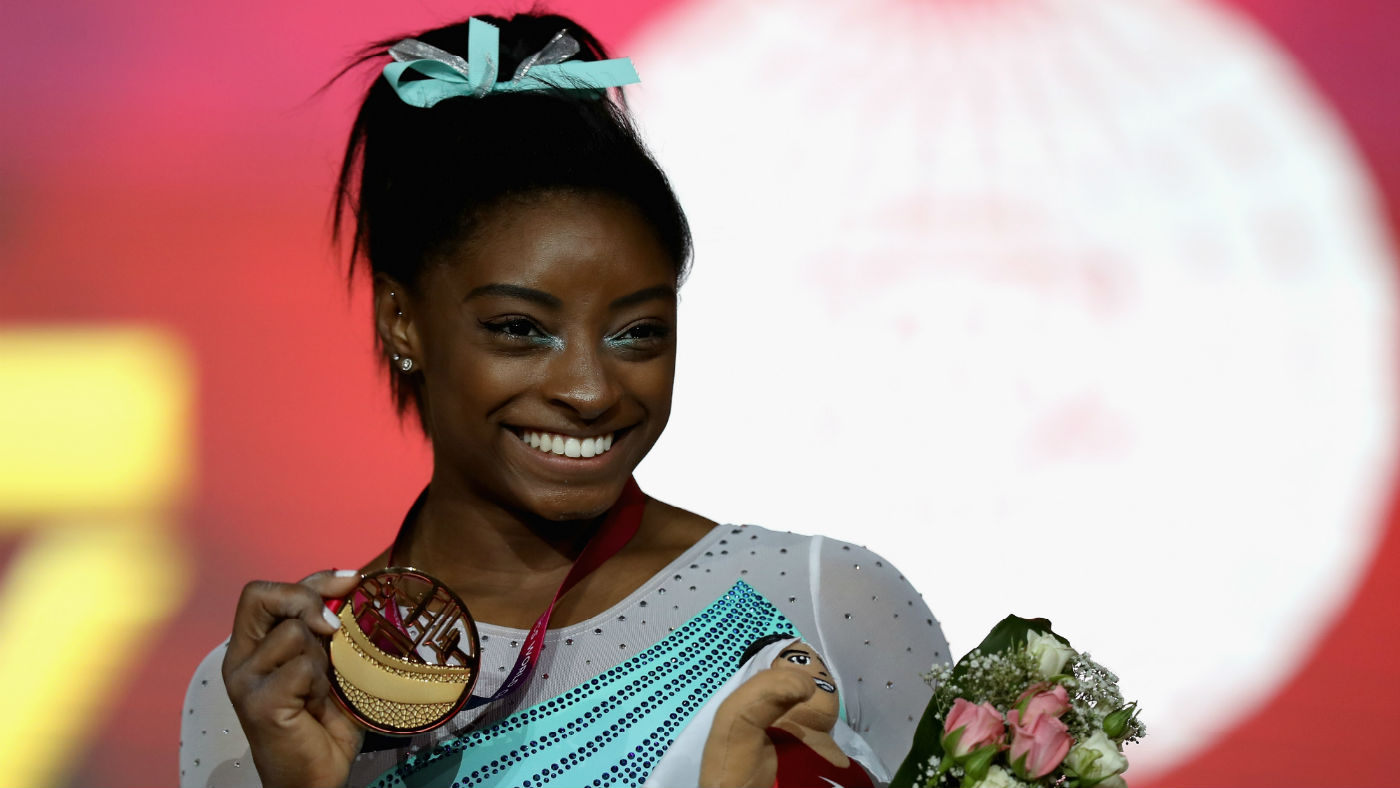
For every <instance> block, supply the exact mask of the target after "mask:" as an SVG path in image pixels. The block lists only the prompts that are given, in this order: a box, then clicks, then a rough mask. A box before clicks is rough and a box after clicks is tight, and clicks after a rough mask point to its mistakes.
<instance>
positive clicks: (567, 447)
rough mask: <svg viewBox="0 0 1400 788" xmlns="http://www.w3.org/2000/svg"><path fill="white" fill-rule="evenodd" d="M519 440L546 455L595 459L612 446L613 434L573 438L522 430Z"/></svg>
mask: <svg viewBox="0 0 1400 788" xmlns="http://www.w3.org/2000/svg"><path fill="white" fill-rule="evenodd" d="M520 440H521V441H523V442H525V443H528V444H529V445H530V448H532V449H539V450H540V451H542V452H544V453H546V454H559V455H563V456H565V457H582V458H588V457H597V456H598V455H600V454H602V453H604V452H606V451H608V450H609V449H611V448H612V445H613V433H611V432H609V433H608V434H606V435H598V436H596V437H592V438H575V437H572V436H569V435H554V434H552V433H548V432H531V431H529V430H524V431H522V432H521V433H520Z"/></svg>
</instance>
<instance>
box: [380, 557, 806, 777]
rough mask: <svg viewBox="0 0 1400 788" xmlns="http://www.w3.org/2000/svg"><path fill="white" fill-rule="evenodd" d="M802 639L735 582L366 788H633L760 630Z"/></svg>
mask: <svg viewBox="0 0 1400 788" xmlns="http://www.w3.org/2000/svg"><path fill="white" fill-rule="evenodd" d="M785 632H790V633H792V634H793V635H794V636H800V633H798V632H797V629H796V628H795V627H794V626H793V625H792V623H791V622H789V621H788V620H787V619H786V618H785V617H783V615H782V614H781V613H779V612H778V609H777V608H776V607H774V605H773V603H771V602H769V601H768V600H767V599H765V598H764V597H763V595H762V594H760V593H758V591H756V590H754V589H753V587H752V586H750V585H749V584H747V583H745V582H743V581H742V580H741V581H739V582H738V583H735V584H734V587H733V588H731V589H729V591H727V592H725V594H724V596H722V597H720V598H719V599H718V600H716V601H715V602H714V604H712V605H710V606H709V607H708V608H706V609H705V610H704V611H702V612H701V613H700V614H699V615H697V616H696V617H695V618H692V619H691V620H690V621H689V622H687V623H686V624H685V625H684V626H682V627H679V628H677V629H676V631H675V632H672V633H671V634H670V635H669V636H668V637H667V638H666V639H665V640H662V641H661V642H659V643H657V644H656V645H654V646H652V647H650V648H648V649H647V650H645V651H643V652H642V653H640V654H638V655H636V656H635V657H633V658H631V659H629V660H627V661H626V662H624V663H622V664H621V665H618V666H617V667H615V668H611V669H609V670H607V671H604V672H603V673H602V674H600V675H598V676H596V677H594V678H592V679H590V680H589V681H587V682H584V683H583V684H581V685H579V686H577V687H574V688H573V689H571V690H569V691H568V692H565V693H564V694H562V695H558V696H556V697H554V698H551V699H549V700H547V701H545V702H543V703H540V704H538V705H535V706H532V707H531V708H528V709H525V710H524V711H521V712H518V713H516V714H514V715H512V716H510V717H507V718H506V719H504V720H501V721H500V722H499V723H497V724H495V725H493V726H491V727H490V728H488V729H486V730H482V731H471V732H469V733H465V734H462V735H461V736H457V737H455V738H453V739H449V740H447V741H445V742H443V743H441V744H438V745H437V746H435V747H433V748H431V749H428V750H425V751H422V752H419V753H415V754H414V755H411V756H409V757H408V759H407V760H406V761H405V762H404V763H403V764H402V765H400V766H397V767H395V768H393V769H391V770H389V771H388V772H386V773H385V774H383V775H382V776H380V778H379V779H378V780H376V781H375V782H374V783H373V784H372V786H373V788H400V787H403V788H417V786H453V788H467V787H468V786H479V785H510V786H521V788H542V787H543V786H554V785H558V786H594V787H595V788H603V787H604V786H639V785H641V784H642V783H643V782H645V781H646V779H647V775H649V774H650V773H651V770H652V768H653V767H654V766H655V765H656V762H657V761H658V760H660V758H661V756H662V755H663V754H665V752H666V749H667V748H668V747H669V746H670V745H671V742H672V741H674V740H675V737H676V734H677V733H679V732H680V730H681V729H682V728H684V727H685V724H686V722H688V721H689V720H690V717H691V715H693V714H694V713H695V711H696V709H698V708H700V706H702V705H704V703H705V701H706V700H708V699H709V698H710V695H711V694H713V693H714V691H715V690H716V689H718V688H719V686H720V685H721V684H723V683H724V682H725V680H726V679H728V678H729V677H730V676H731V675H733V673H734V671H735V670H737V669H738V667H739V657H740V656H741V655H742V654H743V652H744V649H745V648H746V647H747V646H748V645H749V644H750V643H752V642H753V641H755V640H757V639H758V638H761V637H764V636H765V635H774V634H781V633H785Z"/></svg>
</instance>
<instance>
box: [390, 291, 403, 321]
mask: <svg viewBox="0 0 1400 788" xmlns="http://www.w3.org/2000/svg"><path fill="white" fill-rule="evenodd" d="M389 297H390V298H393V299H394V314H395V315H396V316H398V317H403V310H402V309H399V305H398V298H397V297H396V294H395V293H394V291H393V290H390V291H389Z"/></svg>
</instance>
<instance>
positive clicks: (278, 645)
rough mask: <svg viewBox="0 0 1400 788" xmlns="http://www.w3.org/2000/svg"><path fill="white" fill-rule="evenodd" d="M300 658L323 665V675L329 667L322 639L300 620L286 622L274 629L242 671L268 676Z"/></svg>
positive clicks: (243, 666) (251, 655)
mask: <svg viewBox="0 0 1400 788" xmlns="http://www.w3.org/2000/svg"><path fill="white" fill-rule="evenodd" d="M301 656H307V657H310V658H311V659H312V660H316V661H319V662H320V665H319V667H320V668H321V670H322V672H324V671H325V668H326V667H327V665H328V662H327V658H326V648H325V646H324V645H322V642H321V638H320V637H319V636H317V635H316V633H314V632H312V631H311V630H310V629H308V628H307V627H306V625H305V624H303V623H302V622H301V621H300V620H299V619H287V620H285V621H283V622H282V623H280V624H278V625H277V626H275V627H273V628H272V631H271V632H269V633H267V637H265V638H263V640H262V642H261V643H259V644H258V647H257V648H256V649H254V650H253V653H252V654H250V655H248V659H247V660H245V661H244V662H243V665H242V666H240V668H239V669H240V670H241V671H243V672H245V673H249V674H252V675H255V676H265V675H267V674H270V673H272V672H273V671H275V670H277V668H279V667H281V666H282V665H284V664H286V663H288V662H291V661H292V660H294V659H297V658H298V657H301Z"/></svg>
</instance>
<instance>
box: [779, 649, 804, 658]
mask: <svg viewBox="0 0 1400 788" xmlns="http://www.w3.org/2000/svg"><path fill="white" fill-rule="evenodd" d="M789 654H801V655H803V656H811V655H810V654H808V653H807V652H805V651H803V650H802V649H800V648H790V649H788V650H786V651H784V652H783V653H781V654H779V655H778V659H782V658H783V657H786V656H787V655H789Z"/></svg>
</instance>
